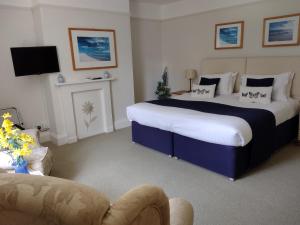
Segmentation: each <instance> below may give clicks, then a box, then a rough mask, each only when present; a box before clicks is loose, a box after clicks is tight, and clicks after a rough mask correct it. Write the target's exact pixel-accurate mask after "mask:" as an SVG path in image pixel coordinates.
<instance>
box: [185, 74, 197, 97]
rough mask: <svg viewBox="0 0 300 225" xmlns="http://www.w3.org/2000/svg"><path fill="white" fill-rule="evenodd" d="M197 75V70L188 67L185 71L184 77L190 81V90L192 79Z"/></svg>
mask: <svg viewBox="0 0 300 225" xmlns="http://www.w3.org/2000/svg"><path fill="white" fill-rule="evenodd" d="M196 76H197V71H196V70H194V69H188V70H186V71H185V78H186V79H188V80H189V81H190V92H191V91H192V80H194V79H195V78H196Z"/></svg>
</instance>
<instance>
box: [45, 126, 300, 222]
mask: <svg viewBox="0 0 300 225" xmlns="http://www.w3.org/2000/svg"><path fill="white" fill-rule="evenodd" d="M130 132H131V131H130V129H123V130H120V131H117V132H115V133H111V134H104V135H99V136H95V137H92V138H88V139H84V140H82V141H79V142H78V143H75V144H71V145H66V146H62V147H59V148H57V147H56V148H55V147H54V146H51V147H52V148H53V150H54V154H55V165H54V169H53V172H52V175H53V176H57V177H62V178H67V179H72V180H75V181H78V182H80V183H83V184H87V185H90V186H92V187H94V188H96V189H97V190H99V191H101V192H104V193H105V194H106V195H107V196H108V197H109V198H111V199H112V200H115V199H117V198H118V197H119V196H120V195H121V194H123V193H125V192H126V191H128V190H129V189H130V188H132V187H134V186H136V185H140V184H144V183H148V184H153V185H158V186H160V187H162V188H163V189H164V190H165V192H166V193H167V195H168V196H169V197H175V196H180V197H183V198H185V199H187V200H189V201H190V202H191V203H192V204H193V206H194V210H195V224H196V225H277V224H278V225H299V224H300V148H299V147H297V146H295V145H293V144H291V145H289V146H286V147H285V148H283V149H282V150H280V151H279V152H277V153H276V154H274V156H273V157H272V158H271V159H270V160H269V161H268V162H266V163H265V164H264V165H262V166H261V167H260V168H258V169H256V170H255V171H251V172H250V173H249V174H247V175H246V176H245V177H243V178H242V179H239V180H237V181H235V182H230V181H229V180H228V179H227V178H225V177H223V176H220V175H218V174H216V173H213V172H210V171H208V170H205V169H203V168H200V167H198V166H194V165H192V164H190V163H187V162H184V161H180V160H175V159H170V158H168V157H167V156H166V155H163V154H161V153H158V152H156V151H152V150H150V149H147V148H145V147H143V146H140V145H137V144H133V143H131V141H130V140H131V138H130V136H131V134H130Z"/></svg>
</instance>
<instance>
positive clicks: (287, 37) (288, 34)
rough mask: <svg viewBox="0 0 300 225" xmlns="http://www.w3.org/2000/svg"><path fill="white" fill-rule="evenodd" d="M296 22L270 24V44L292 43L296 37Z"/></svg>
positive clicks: (287, 21) (286, 21)
mask: <svg viewBox="0 0 300 225" xmlns="http://www.w3.org/2000/svg"><path fill="white" fill-rule="evenodd" d="M294 28H295V21H294V20H285V21H279V22H273V23H270V24H269V37H268V40H269V42H274V41H292V40H293V36H294V33H293V32H294Z"/></svg>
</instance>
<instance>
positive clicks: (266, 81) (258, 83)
mask: <svg viewBox="0 0 300 225" xmlns="http://www.w3.org/2000/svg"><path fill="white" fill-rule="evenodd" d="M273 82H274V78H262V79H252V78H247V84H246V86H248V87H271V86H273Z"/></svg>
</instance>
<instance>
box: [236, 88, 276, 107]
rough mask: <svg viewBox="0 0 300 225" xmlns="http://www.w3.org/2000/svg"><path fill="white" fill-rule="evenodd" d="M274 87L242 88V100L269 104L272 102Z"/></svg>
mask: <svg viewBox="0 0 300 225" xmlns="http://www.w3.org/2000/svg"><path fill="white" fill-rule="evenodd" d="M271 95H272V87H246V86H241V88H240V101H241V102H251V103H261V104H269V103H271Z"/></svg>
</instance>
